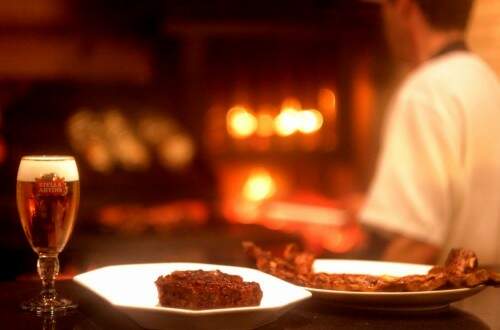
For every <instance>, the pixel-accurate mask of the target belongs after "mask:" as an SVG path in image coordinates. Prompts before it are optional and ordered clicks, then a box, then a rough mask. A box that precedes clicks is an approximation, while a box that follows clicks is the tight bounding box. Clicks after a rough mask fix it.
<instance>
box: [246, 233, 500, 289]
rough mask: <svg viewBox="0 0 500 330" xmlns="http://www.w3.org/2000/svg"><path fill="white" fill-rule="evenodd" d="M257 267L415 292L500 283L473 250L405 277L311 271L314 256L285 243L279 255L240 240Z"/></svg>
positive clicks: (298, 277) (345, 284)
mask: <svg viewBox="0 0 500 330" xmlns="http://www.w3.org/2000/svg"><path fill="white" fill-rule="evenodd" d="M243 246H244V248H245V251H246V252H247V254H248V255H249V256H250V257H252V258H253V259H255V260H256V264H257V268H259V269H260V270H262V271H264V272H267V273H269V274H271V275H274V276H277V277H279V278H281V279H284V280H286V281H290V282H292V283H295V284H298V285H301V286H305V287H311V288H318V289H328V290H341V291H363V292H375V291H378V292H382V291H383V292H414V291H432V290H439V289H448V288H462V287H475V286H478V285H481V284H486V285H495V286H500V274H498V273H494V272H489V271H487V270H485V269H480V268H478V259H477V257H476V255H475V253H474V252H472V251H469V250H464V249H453V250H451V251H450V254H449V255H448V258H447V260H446V263H445V265H444V266H436V267H433V268H432V269H431V270H430V271H429V272H428V274H426V275H410V276H404V277H392V276H371V275H363V274H327V273H314V272H313V269H312V265H313V263H314V256H313V255H312V254H309V253H306V252H301V251H300V250H298V249H297V247H296V246H288V247H287V248H286V249H285V253H284V254H283V256H282V257H276V256H273V255H272V254H271V253H270V252H269V251H264V250H262V249H261V248H259V247H258V246H256V245H255V244H253V243H250V242H245V243H243Z"/></svg>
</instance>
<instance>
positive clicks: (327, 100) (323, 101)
mask: <svg viewBox="0 0 500 330" xmlns="http://www.w3.org/2000/svg"><path fill="white" fill-rule="evenodd" d="M318 105H319V108H320V109H321V110H330V109H335V107H336V106H337V99H336V97H335V93H334V92H333V91H332V90H331V89H329V88H321V89H320V90H319V93H318Z"/></svg>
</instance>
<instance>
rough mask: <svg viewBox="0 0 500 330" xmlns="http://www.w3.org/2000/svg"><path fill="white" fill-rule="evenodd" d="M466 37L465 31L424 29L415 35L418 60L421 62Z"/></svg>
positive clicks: (418, 62)
mask: <svg viewBox="0 0 500 330" xmlns="http://www.w3.org/2000/svg"><path fill="white" fill-rule="evenodd" d="M464 39H465V34H464V32H463V31H459V30H450V31H437V30H433V29H424V30H422V32H421V33H419V34H417V35H415V38H414V41H415V55H416V62H417V64H420V63H422V62H424V61H426V60H428V59H429V58H431V57H432V56H433V55H434V54H436V53H437V52H439V50H441V49H443V48H444V47H446V45H449V44H451V43H453V42H457V41H462V40H464Z"/></svg>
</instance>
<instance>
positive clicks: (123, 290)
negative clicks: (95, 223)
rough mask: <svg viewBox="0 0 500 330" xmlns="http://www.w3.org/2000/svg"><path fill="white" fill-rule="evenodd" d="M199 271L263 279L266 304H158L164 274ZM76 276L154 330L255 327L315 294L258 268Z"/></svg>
mask: <svg viewBox="0 0 500 330" xmlns="http://www.w3.org/2000/svg"><path fill="white" fill-rule="evenodd" d="M197 269H202V270H206V271H211V270H216V269H218V270H220V271H222V272H224V273H227V274H232V275H239V276H241V277H242V278H243V279H244V280H245V281H254V282H257V283H259V285H260V287H261V289H262V292H263V297H262V301H261V303H260V306H255V307H238V308H222V309H207V310H199V311H195V310H188V309H178V308H167V307H161V306H159V305H158V292H157V290H156V285H155V283H154V281H155V280H156V279H157V278H158V276H160V275H165V274H170V273H171V272H173V271H175V270H197ZM74 280H75V281H76V282H77V283H79V284H81V285H83V286H85V287H87V288H88V289H90V290H91V291H93V292H94V293H96V294H97V295H99V296H101V297H102V298H104V299H105V300H107V301H108V302H109V303H111V304H112V305H114V306H115V307H117V308H118V309H119V310H121V311H122V312H123V313H125V314H127V315H128V316H130V317H131V318H132V319H133V320H135V321H136V322H137V323H138V324H139V325H140V326H142V327H144V328H148V329H166V328H169V329H170V328H174V329H178V328H179V329H252V328H256V327H259V326H261V325H264V324H266V323H269V322H272V321H274V320H275V319H277V318H278V317H280V316H281V315H282V314H284V313H285V312H286V311H287V310H289V309H290V308H291V307H293V306H294V305H295V304H297V303H298V302H300V301H302V300H304V299H307V298H309V297H311V293H309V292H308V291H306V290H304V289H302V288H300V287H297V286H295V285H292V284H290V283H287V282H285V281H282V280H280V279H278V278H276V277H273V276H271V275H268V274H265V273H262V272H260V271H258V270H255V269H250V268H243V267H232V266H220V265H210V264H198V263H160V264H135V265H118V266H109V267H104V268H99V269H96V270H93V271H90V272H87V273H83V274H80V275H77V276H75V277H74Z"/></svg>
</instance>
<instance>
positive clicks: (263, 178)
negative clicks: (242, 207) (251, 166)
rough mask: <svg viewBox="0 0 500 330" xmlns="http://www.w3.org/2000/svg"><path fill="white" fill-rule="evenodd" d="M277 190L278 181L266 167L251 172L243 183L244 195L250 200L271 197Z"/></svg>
mask: <svg viewBox="0 0 500 330" xmlns="http://www.w3.org/2000/svg"><path fill="white" fill-rule="evenodd" d="M275 192H276V182H275V181H274V179H273V177H272V176H271V174H270V173H269V172H268V171H266V170H265V169H258V170H255V171H253V172H252V173H250V175H249V176H248V179H247V180H246V181H245V184H244V185H243V197H244V198H245V199H247V200H250V201H262V200H265V199H267V198H270V197H272V196H273V195H274V193H275Z"/></svg>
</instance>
